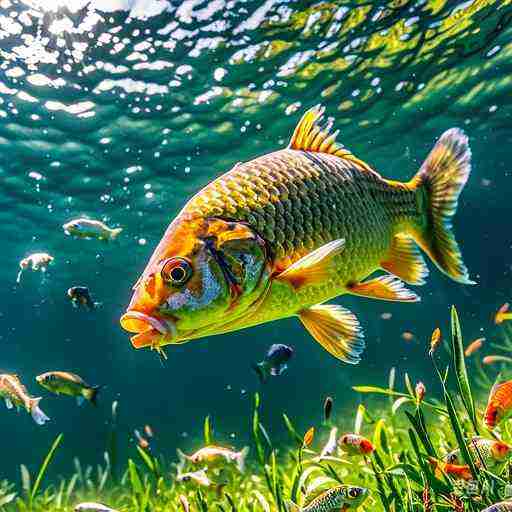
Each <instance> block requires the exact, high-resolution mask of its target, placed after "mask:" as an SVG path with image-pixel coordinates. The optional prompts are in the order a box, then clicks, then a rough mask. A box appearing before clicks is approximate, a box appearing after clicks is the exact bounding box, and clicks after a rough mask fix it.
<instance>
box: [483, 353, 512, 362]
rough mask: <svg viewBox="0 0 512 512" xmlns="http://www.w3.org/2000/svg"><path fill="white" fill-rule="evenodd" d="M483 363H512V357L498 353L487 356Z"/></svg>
mask: <svg viewBox="0 0 512 512" xmlns="http://www.w3.org/2000/svg"><path fill="white" fill-rule="evenodd" d="M482 363H483V364H495V363H509V364H510V363H512V357H507V356H498V355H493V356H485V357H484V358H483V359H482Z"/></svg>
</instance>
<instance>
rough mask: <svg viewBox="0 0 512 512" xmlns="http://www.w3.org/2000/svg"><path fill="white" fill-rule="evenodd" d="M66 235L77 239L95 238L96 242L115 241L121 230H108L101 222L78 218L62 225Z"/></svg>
mask: <svg viewBox="0 0 512 512" xmlns="http://www.w3.org/2000/svg"><path fill="white" fill-rule="evenodd" d="M62 228H63V229H64V232H65V233H66V235H71V236H75V237H77V238H97V239H98V240H115V239H116V238H117V236H118V235H119V233H121V231H123V228H109V227H108V226H107V225H106V224H105V223H104V222H102V221H101V220H92V219H86V218H85V217H80V218H78V219H73V220H70V221H69V222H67V223H66V224H63V226H62Z"/></svg>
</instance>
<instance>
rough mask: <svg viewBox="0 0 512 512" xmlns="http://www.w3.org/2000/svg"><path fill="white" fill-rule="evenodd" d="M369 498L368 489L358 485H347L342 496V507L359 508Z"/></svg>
mask: <svg viewBox="0 0 512 512" xmlns="http://www.w3.org/2000/svg"><path fill="white" fill-rule="evenodd" d="M367 497H368V489H366V488H365V487H359V486H356V485H347V486H346V487H345V488H344V489H343V492H342V493H341V495H340V505H341V507H340V508H342V510H343V509H345V510H346V509H350V508H357V507H358V506H359V505H361V503H363V501H364V500H365V499H366V498H367Z"/></svg>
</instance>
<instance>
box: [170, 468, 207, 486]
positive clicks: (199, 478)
mask: <svg viewBox="0 0 512 512" xmlns="http://www.w3.org/2000/svg"><path fill="white" fill-rule="evenodd" d="M176 480H177V481H178V482H194V483H196V484H198V485H201V486H203V487H210V486H211V485H212V484H213V482H212V481H211V480H210V479H209V478H208V476H207V474H206V468H203V469H199V470H198V471H192V472H189V473H178V475H176Z"/></svg>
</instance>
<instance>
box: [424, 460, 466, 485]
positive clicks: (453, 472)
mask: <svg viewBox="0 0 512 512" xmlns="http://www.w3.org/2000/svg"><path fill="white" fill-rule="evenodd" d="M429 462H430V464H431V465H432V467H433V468H434V472H435V475H436V477H437V478H440V476H441V475H442V473H445V474H446V475H449V476H451V477H452V478H455V479H457V480H468V481H469V480H473V474H472V473H471V469H470V468H469V466H468V465H466V464H462V465H461V464H451V463H449V462H444V461H441V460H437V459H434V458H433V457H430V458H429Z"/></svg>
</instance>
